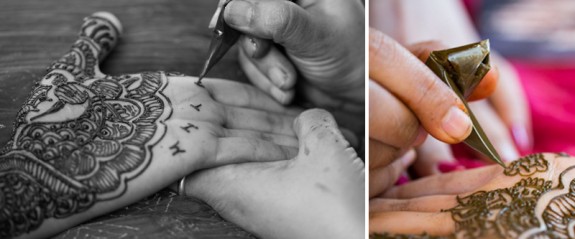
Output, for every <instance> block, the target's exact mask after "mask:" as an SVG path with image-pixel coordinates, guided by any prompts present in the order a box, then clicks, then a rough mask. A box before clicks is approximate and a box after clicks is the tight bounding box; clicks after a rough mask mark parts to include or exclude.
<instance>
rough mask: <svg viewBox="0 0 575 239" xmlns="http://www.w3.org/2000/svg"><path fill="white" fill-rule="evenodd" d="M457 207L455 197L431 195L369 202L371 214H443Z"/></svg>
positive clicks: (377, 199) (378, 199)
mask: <svg viewBox="0 0 575 239" xmlns="http://www.w3.org/2000/svg"><path fill="white" fill-rule="evenodd" d="M455 206H457V197H456V196H454V195H430V196H424V197H417V198H411V199H388V198H372V199H370V200H369V212H370V213H378V212H393V211H410V212H441V210H443V209H449V208H453V207H455Z"/></svg>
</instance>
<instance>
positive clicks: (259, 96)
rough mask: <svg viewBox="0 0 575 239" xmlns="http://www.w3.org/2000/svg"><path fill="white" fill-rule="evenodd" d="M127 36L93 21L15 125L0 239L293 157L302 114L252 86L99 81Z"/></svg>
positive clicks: (177, 79)
mask: <svg viewBox="0 0 575 239" xmlns="http://www.w3.org/2000/svg"><path fill="white" fill-rule="evenodd" d="M120 32H121V27H120V24H119V22H118V20H117V19H116V18H115V17H113V16H111V15H110V14H107V13H98V14H94V15H93V16H91V17H88V18H86V20H85V22H84V25H83V26H82V30H81V32H80V38H79V39H78V40H77V41H76V42H75V43H74V45H73V46H72V49H71V50H70V52H68V53H67V54H65V55H64V56H63V57H62V58H61V59H59V60H58V61H56V62H55V63H53V64H52V65H51V66H50V67H49V69H48V70H49V71H48V74H47V75H46V76H45V77H44V78H42V79H41V80H40V81H39V82H38V84H37V86H36V87H35V89H34V90H33V91H32V92H31V94H30V97H29V98H28V99H27V101H26V102H25V104H24V106H23V107H22V109H21V110H20V112H19V113H18V115H17V118H16V121H15V127H14V128H15V130H14V134H13V136H12V139H11V141H10V142H9V143H8V144H7V145H6V146H5V147H4V148H2V150H0V184H1V185H3V186H2V188H3V190H2V192H0V198H12V199H11V200H6V201H3V203H2V204H0V209H1V210H0V211H2V212H1V213H0V224H2V225H4V226H6V228H4V226H2V228H4V230H2V232H3V233H2V234H0V237H10V236H14V235H19V234H21V233H24V232H28V231H31V230H35V229H37V228H38V227H40V226H41V225H42V222H43V220H44V219H48V218H51V219H52V218H58V219H62V220H66V218H68V217H70V216H72V215H75V214H79V213H83V212H85V211H88V210H89V209H90V208H92V207H95V205H96V204H98V202H101V201H108V200H117V201H114V202H116V203H112V204H109V205H108V206H107V207H108V208H107V210H110V208H109V207H112V208H111V209H115V208H117V207H121V206H122V205H126V204H128V203H131V202H133V201H135V200H138V199H140V198H142V197H144V196H145V195H148V194H150V193H153V192H155V191H157V190H160V189H161V188H163V187H165V186H167V185H168V184H170V183H172V182H173V181H175V180H177V179H178V178H181V177H183V176H184V175H187V174H189V173H191V172H193V171H195V170H198V169H203V168H209V167H215V166H220V165H225V164H230V163H238V162H246V161H270V160H271V161H274V160H283V159H288V158H290V157H291V156H293V155H294V154H295V151H296V147H297V141H296V139H295V133H294V132H293V131H292V130H291V124H292V122H293V118H294V116H293V115H294V114H297V112H293V111H290V110H287V109H285V108H283V107H282V106H280V105H279V104H277V103H274V102H273V100H271V99H270V98H269V97H267V96H265V95H264V94H263V93H261V92H259V91H257V90H255V89H254V88H252V87H250V86H247V85H243V84H239V83H234V82H230V81H224V80H216V79H207V80H206V82H205V88H201V87H198V86H197V85H195V84H194V81H195V80H196V79H195V78H192V77H186V76H181V75H178V74H171V73H164V72H144V73H138V74H126V75H121V76H109V75H105V74H103V73H102V72H100V70H99V68H98V64H99V62H100V61H101V60H103V58H104V57H105V56H106V55H107V54H108V53H109V52H110V51H111V50H112V48H113V47H114V45H115V44H116V42H117V40H118V37H119V34H120ZM126 191H129V192H130V193H126ZM22 205H26V206H22ZM110 205H112V206H110ZM104 208H106V207H104ZM89 212H90V213H91V214H90V215H92V217H93V216H94V214H97V213H102V212H101V211H95V212H94V211H89ZM84 217H86V216H84ZM14 218H17V219H16V221H14V220H15V219H14ZM75 223H77V222H75ZM66 224H67V225H70V224H71V223H70V222H67V223H66ZM43 227H45V230H46V231H51V232H54V231H57V230H58V229H59V228H58V227H50V226H43ZM46 228H47V229H46ZM60 230H61V228H60ZM4 233H11V234H4Z"/></svg>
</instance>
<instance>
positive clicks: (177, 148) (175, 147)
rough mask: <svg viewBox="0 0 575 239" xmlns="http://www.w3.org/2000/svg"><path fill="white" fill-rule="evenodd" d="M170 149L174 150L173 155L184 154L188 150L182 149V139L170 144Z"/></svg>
mask: <svg viewBox="0 0 575 239" xmlns="http://www.w3.org/2000/svg"><path fill="white" fill-rule="evenodd" d="M170 149H171V150H174V152H172V156H176V155H178V154H183V153H185V152H186V150H183V149H180V141H178V142H176V143H175V144H174V145H172V146H170Z"/></svg>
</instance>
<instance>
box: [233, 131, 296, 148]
mask: <svg viewBox="0 0 575 239" xmlns="http://www.w3.org/2000/svg"><path fill="white" fill-rule="evenodd" d="M224 135H225V137H243V138H250V139H259V140H264V141H269V142H272V143H275V144H279V145H283V146H289V147H294V148H297V147H298V141H297V139H296V138H295V137H293V136H287V135H283V134H274V133H267V132H261V131H254V130H240V129H225V130H224Z"/></svg>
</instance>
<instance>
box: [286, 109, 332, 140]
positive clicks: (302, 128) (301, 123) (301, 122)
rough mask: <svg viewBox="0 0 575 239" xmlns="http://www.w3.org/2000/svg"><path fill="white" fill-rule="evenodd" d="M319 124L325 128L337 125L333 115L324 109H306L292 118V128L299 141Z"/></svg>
mask: <svg viewBox="0 0 575 239" xmlns="http://www.w3.org/2000/svg"><path fill="white" fill-rule="evenodd" d="M321 125H324V126H325V127H326V128H336V127H337V123H336V122H335V119H334V118H333V116H332V115H331V114H330V113H329V112H327V111H326V110H324V109H317V108H316V109H310V110H306V111H304V112H302V113H301V114H300V115H298V117H297V118H296V119H295V120H294V130H295V132H296V134H297V136H298V138H299V139H300V141H301V138H302V137H305V136H306V135H307V134H309V133H311V132H313V131H315V130H317V129H318V128H319V127H320V126H321Z"/></svg>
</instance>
